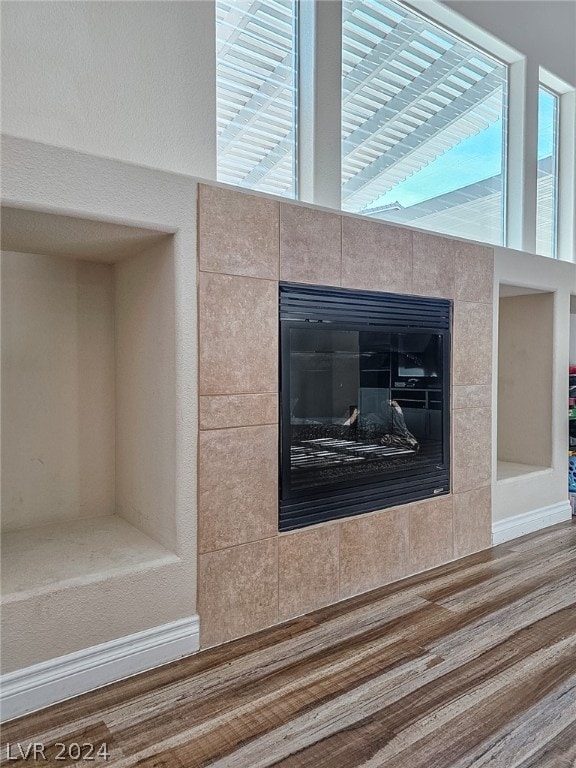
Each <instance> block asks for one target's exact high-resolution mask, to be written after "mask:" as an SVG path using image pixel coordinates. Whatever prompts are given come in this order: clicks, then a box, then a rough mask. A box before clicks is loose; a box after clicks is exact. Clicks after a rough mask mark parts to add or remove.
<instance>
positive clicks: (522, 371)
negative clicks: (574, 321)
mask: <svg viewBox="0 0 576 768" xmlns="http://www.w3.org/2000/svg"><path fill="white" fill-rule="evenodd" d="M553 332H554V294H553V293H551V292H546V291H541V290H535V289H532V288H525V287H522V286H517V285H501V286H500V295H499V312H498V416H497V456H498V465H497V480H498V481H506V480H510V479H512V478H515V477H521V476H523V475H529V474H531V473H538V472H543V471H546V470H547V469H551V468H552V443H553V439H552V413H553V402H552V399H551V397H550V392H551V391H552V379H553V370H552V363H553V360H552V355H553V352H552V350H553Z"/></svg>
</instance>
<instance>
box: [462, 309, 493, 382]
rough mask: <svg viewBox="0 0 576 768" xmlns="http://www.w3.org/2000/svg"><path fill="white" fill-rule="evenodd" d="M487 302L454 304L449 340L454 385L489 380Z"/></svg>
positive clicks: (489, 347)
mask: <svg viewBox="0 0 576 768" xmlns="http://www.w3.org/2000/svg"><path fill="white" fill-rule="evenodd" d="M492 318H493V310H492V305H491V304H477V303H470V302H465V301H456V302H455V303H454V332H453V340H452V363H453V382H454V384H455V385H464V384H491V383H492V322H493V321H492Z"/></svg>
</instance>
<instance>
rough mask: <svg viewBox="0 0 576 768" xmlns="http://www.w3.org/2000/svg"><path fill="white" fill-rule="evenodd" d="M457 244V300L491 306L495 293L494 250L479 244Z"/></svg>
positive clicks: (455, 282)
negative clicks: (485, 303) (478, 302)
mask: <svg viewBox="0 0 576 768" xmlns="http://www.w3.org/2000/svg"><path fill="white" fill-rule="evenodd" d="M455 242H456V243H457V247H456V249H455V252H454V285H455V298H456V299H458V300H459V301H480V302H487V303H489V304H491V303H492V297H493V293H494V250H493V249H492V248H489V247H486V246H484V245H478V244H477V243H466V242H461V241H455Z"/></svg>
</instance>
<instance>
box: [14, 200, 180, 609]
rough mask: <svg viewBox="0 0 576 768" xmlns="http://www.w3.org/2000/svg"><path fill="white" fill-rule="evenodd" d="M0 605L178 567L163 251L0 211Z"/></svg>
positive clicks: (168, 252)
mask: <svg viewBox="0 0 576 768" xmlns="http://www.w3.org/2000/svg"><path fill="white" fill-rule="evenodd" d="M2 248H3V250H2V262H1V283H2V534H3V535H2V597H3V600H7V599H8V600H17V599H25V598H26V597H29V596H30V595H32V594H37V593H40V592H46V591H50V590H60V589H65V588H67V587H68V586H70V585H73V584H77V583H87V582H89V581H94V580H97V579H109V578H110V577H111V576H112V575H114V574H119V573H126V572H129V571H138V570H141V569H144V568H155V567H158V566H159V565H162V564H168V563H172V562H175V561H177V560H178V558H177V557H176V555H175V554H174V550H175V548H176V521H175V498H174V486H175V480H174V473H175V456H174V452H175V353H174V328H175V319H174V264H173V261H174V260H173V235H172V234H171V233H169V232H164V231H159V230H157V229H146V228H143V227H133V226H126V225H123V224H118V223H115V222H111V221H104V220H95V219H88V218H83V217H75V216H68V215H59V214H55V213H52V212H42V211H37V210H31V209H25V208H16V207H8V206H7V207H3V209H2Z"/></svg>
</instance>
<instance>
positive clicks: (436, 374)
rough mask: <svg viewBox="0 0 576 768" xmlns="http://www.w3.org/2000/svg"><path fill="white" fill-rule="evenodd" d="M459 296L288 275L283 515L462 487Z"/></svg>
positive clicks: (302, 522) (312, 514)
mask: <svg viewBox="0 0 576 768" xmlns="http://www.w3.org/2000/svg"><path fill="white" fill-rule="evenodd" d="M451 310H452V307H451V302H450V301H448V300H445V299H434V298H424V297H418V296H399V295H396V294H389V293H375V292H369V291H352V290H343V289H338V288H324V287H320V286H309V285H296V284H292V283H280V351H281V360H280V371H281V374H280V379H281V380H280V397H281V406H280V472H281V475H280V520H279V528H280V530H281V531H285V530H291V529H294V528H302V527H304V526H307V525H312V524H313V523H318V522H322V521H325V520H333V519H337V518H341V517H348V516H351V515H358V514H362V513H364V512H371V511H374V510H377V509H385V508H386V507H391V506H396V505H398V504H406V503H409V502H411V501H418V500H421V499H427V498H431V497H436V496H439V495H443V494H447V493H449V491H450V408H449V397H450V328H451Z"/></svg>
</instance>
